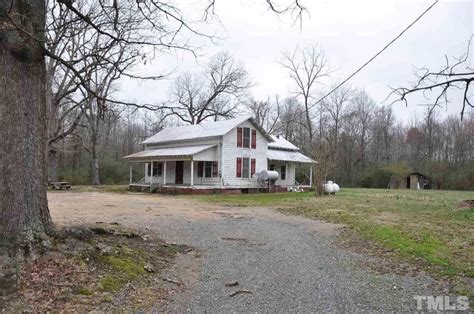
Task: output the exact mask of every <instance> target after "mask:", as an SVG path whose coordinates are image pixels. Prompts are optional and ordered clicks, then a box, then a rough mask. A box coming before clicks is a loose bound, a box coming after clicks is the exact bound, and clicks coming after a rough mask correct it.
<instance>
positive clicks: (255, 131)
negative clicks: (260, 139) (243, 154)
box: [252, 130, 257, 148]
mask: <svg viewBox="0 0 474 314" xmlns="http://www.w3.org/2000/svg"><path fill="white" fill-rule="evenodd" d="M252 148H257V130H252Z"/></svg>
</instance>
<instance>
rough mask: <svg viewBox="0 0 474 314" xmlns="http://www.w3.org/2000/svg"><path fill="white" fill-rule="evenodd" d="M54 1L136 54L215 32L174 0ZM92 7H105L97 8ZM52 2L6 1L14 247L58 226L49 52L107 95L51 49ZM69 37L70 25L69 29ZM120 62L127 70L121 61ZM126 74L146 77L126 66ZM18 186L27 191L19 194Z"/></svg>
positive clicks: (1, 29) (0, 8) (5, 171)
mask: <svg viewBox="0 0 474 314" xmlns="http://www.w3.org/2000/svg"><path fill="white" fill-rule="evenodd" d="M49 3H50V4H51V5H50V9H49V10H68V11H69V12H71V14H70V15H66V17H65V18H66V19H67V21H68V23H74V21H78V20H82V21H84V22H85V23H86V24H87V25H88V26H89V27H90V28H91V29H92V32H93V33H96V34H100V35H101V36H102V37H104V38H106V39H108V43H109V45H115V44H116V43H117V42H119V43H122V44H126V45H127V46H128V47H133V48H135V51H136V56H142V57H144V58H147V56H153V54H150V53H159V52H161V51H163V50H167V51H170V50H175V49H181V50H186V51H190V52H191V53H193V45H192V44H191V42H190V38H191V37H193V36H198V37H201V38H202V37H207V38H210V36H207V35H206V34H203V33H201V32H199V31H198V30H197V29H196V28H195V27H194V25H193V24H192V23H190V22H189V21H187V20H186V18H185V17H184V16H183V15H182V13H181V11H180V10H179V8H178V7H177V6H176V5H175V4H174V2H172V1H155V0H149V1H138V2H134V1H120V2H119V1H114V2H113V5H110V3H109V2H106V1H99V2H98V3H97V2H94V1H92V2H90V1H87V2H84V4H86V5H85V6H84V7H80V6H79V1H69V0H51V1H50V2H49ZM267 4H268V5H269V7H270V9H271V10H273V11H275V12H279V10H281V9H279V8H277V7H276V6H275V5H274V3H273V1H270V0H268V1H267ZM295 5H296V7H300V6H299V5H298V4H297V3H296V4H295ZM92 6H97V8H98V10H95V11H93V10H90V8H91V7H92ZM212 7H213V3H212V2H211V3H210V4H209V3H207V6H206V12H209V11H211V10H212ZM289 7H291V6H288V8H289ZM293 7H295V6H293ZM47 8H48V6H47V1H45V0H38V1H29V0H0V38H1V40H0V65H1V68H2V71H0V82H1V83H0V98H1V99H2V102H1V103H0V122H1V123H2V128H0V137H1V138H2V139H3V141H4V142H3V145H2V147H1V148H0V164H1V165H2V167H0V178H1V179H0V180H1V182H0V241H1V243H10V245H11V246H13V247H14V248H17V247H18V243H20V242H27V243H29V244H32V243H33V242H34V239H35V238H36V237H37V236H41V235H44V234H52V233H53V224H52V222H51V217H50V214H49V209H48V203H47V199H46V180H47V141H48V135H47V134H48V131H47V122H48V121H47V118H46V117H47V115H48V108H47V101H48V94H47V92H46V91H47V89H48V88H47V84H48V83H49V80H48V77H47V72H46V66H45V56H47V57H49V58H51V59H52V60H56V61H58V62H59V63H60V64H61V65H62V66H64V67H65V68H67V69H69V70H70V71H71V72H72V73H73V74H74V76H75V77H76V78H75V83H76V84H79V85H81V86H82V88H84V89H85V90H86V91H88V92H89V93H91V94H92V95H93V96H94V97H95V98H98V99H101V97H100V96H99V95H97V94H96V93H95V91H94V90H93V89H92V88H91V86H90V84H89V81H88V80H87V75H84V74H85V73H83V72H82V66H81V61H82V60H75V59H72V60H66V59H65V58H63V57H62V56H61V55H60V54H58V53H57V52H56V51H54V50H50V49H48V48H49V46H50V45H54V42H48V41H47V37H46V35H45V34H46V32H47V27H52V28H54V23H50V21H48V22H47V20H46V19H47ZM283 11H285V12H286V11H287V10H283ZM301 11H303V8H301ZM301 11H300V12H301ZM96 18H99V20H100V21H99V22H98V20H97V19H96ZM54 19H56V17H55V18H54ZM53 21H54V20H53ZM126 21H128V22H131V23H132V25H133V26H132V27H130V30H131V32H129V33H128V34H129V36H126V37H123V36H121V33H120V27H119V26H120V25H122V24H123V23H124V22H126ZM128 25H131V24H130V23H129V24H128ZM75 32H77V33H80V32H82V29H77V30H73V31H72V34H74V33H75ZM68 36H71V32H66V33H65V34H64V37H68ZM61 38H63V37H61ZM87 58H91V59H94V58H97V55H96V54H95V53H91V54H89V55H87ZM82 59H83V58H82ZM97 62H98V63H99V64H101V65H103V64H112V65H113V64H114V63H113V61H110V60H108V58H99V59H98V60H97ZM117 69H118V70H119V71H120V66H117ZM122 75H124V76H128V77H131V78H135V79H142V78H143V77H141V76H137V75H134V74H133V73H130V72H125V71H124V72H122ZM158 77H160V76H158ZM148 78H150V79H153V78H156V76H151V77H148ZM101 100H102V101H104V99H101ZM104 103H120V104H124V105H129V106H135V107H136V108H148V109H155V110H157V109H160V108H157V107H156V106H155V105H153V104H136V103H132V102H128V101H122V100H118V99H106V102H104ZM18 189H22V191H23V193H18Z"/></svg>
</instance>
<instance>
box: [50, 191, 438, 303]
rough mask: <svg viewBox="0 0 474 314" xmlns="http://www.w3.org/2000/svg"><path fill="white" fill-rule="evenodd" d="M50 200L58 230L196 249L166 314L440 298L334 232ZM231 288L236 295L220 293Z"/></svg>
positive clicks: (238, 211) (315, 225)
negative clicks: (123, 230)
mask: <svg viewBox="0 0 474 314" xmlns="http://www.w3.org/2000/svg"><path fill="white" fill-rule="evenodd" d="M49 200H50V207H51V212H52V215H53V219H54V220H55V221H56V222H57V223H58V224H60V225H71V224H78V223H84V222H87V223H94V222H97V221H103V222H119V223H121V224H124V225H127V226H130V227H135V228H140V229H142V230H148V231H149V232H154V233H156V234H158V235H159V236H160V237H162V238H164V239H165V240H167V241H170V242H177V243H183V244H188V245H191V246H194V247H195V248H196V249H197V253H196V254H194V255H192V254H190V255H186V256H184V255H183V256H181V257H180V258H178V262H177V264H176V265H175V266H174V267H173V269H172V270H170V274H171V275H172V276H174V277H175V278H177V279H178V280H179V281H182V282H183V283H184V285H183V286H181V287H180V288H177V287H175V285H173V284H172V283H170V289H172V290H171V291H172V292H174V293H172V294H171V295H170V297H169V304H168V305H167V307H166V308H165V310H167V311H174V312H184V311H192V312H229V311H236V312H315V311H332V312H335V311H338V312H341V311H343V312H354V311H414V310H416V302H415V300H414V299H413V296H415V295H439V294H440V293H439V292H438V293H436V292H435V291H433V289H434V288H433V287H436V286H437V283H436V282H435V281H434V280H432V279H430V278H429V277H427V276H422V275H420V276H417V277H411V276H399V275H394V274H383V275H382V274H379V273H377V272H375V271H373V270H371V268H369V267H367V266H363V265H367V263H369V264H370V263H377V260H374V259H372V258H369V257H367V256H364V255H360V254H356V253H354V252H351V251H348V250H345V249H342V248H340V247H338V246H337V245H335V240H336V235H337V233H338V230H339V228H340V226H337V225H333V224H328V223H323V222H319V221H314V220H309V219H305V218H300V217H290V216H286V215H283V214H280V213H277V212H274V211H273V210H271V209H268V208H250V207H224V206H222V205H215V204H207V203H201V202H198V201H196V200H193V199H192V198H190V197H182V198H178V197H169V196H157V195H139V194H125V195H118V194H108V193H74V192H60V193H59V192H57V193H50V195H49ZM232 281H238V283H239V284H238V286H234V287H226V285H225V284H226V283H229V282H232ZM239 289H245V291H247V292H244V293H240V294H237V295H234V296H231V294H232V293H233V292H235V291H237V290H239ZM438 289H439V288H436V290H438Z"/></svg>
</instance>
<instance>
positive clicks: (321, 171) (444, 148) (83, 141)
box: [47, 23, 474, 190]
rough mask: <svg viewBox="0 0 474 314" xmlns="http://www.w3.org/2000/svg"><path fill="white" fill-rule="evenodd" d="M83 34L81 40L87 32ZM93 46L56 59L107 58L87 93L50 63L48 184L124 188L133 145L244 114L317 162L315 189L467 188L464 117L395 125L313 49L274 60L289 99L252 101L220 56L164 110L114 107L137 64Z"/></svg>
mask: <svg viewBox="0 0 474 314" xmlns="http://www.w3.org/2000/svg"><path fill="white" fill-rule="evenodd" d="M61 27H63V28H66V29H67V28H68V27H70V23H65V24H64V25H59V26H58V29H61ZM81 27H83V28H85V31H87V28H88V27H89V25H87V24H86V25H81ZM124 31H128V29H126V30H124ZM53 35H54V34H53ZM99 39H100V38H98V40H97V41H87V42H82V40H83V38H80V37H79V38H75V37H74V36H73V37H71V38H70V39H69V41H70V42H72V43H74V44H75V46H71V47H72V48H70V46H68V47H66V48H67V49H63V50H61V51H62V52H63V53H64V55H63V57H64V58H66V59H67V58H71V59H74V58H78V56H80V55H82V54H84V55H85V56H89V55H90V51H95V53H98V52H97V51H99V52H100V53H102V54H103V58H105V57H106V56H107V55H109V54H110V53H111V51H113V52H114V53H113V54H112V56H113V57H114V58H115V61H114V62H113V66H112V65H111V64H109V62H110V60H109V58H107V61H108V62H107V63H103V62H84V65H83V67H84V69H83V71H84V72H85V73H88V79H89V84H88V86H87V88H83V87H81V86H80V85H77V84H76V83H75V82H76V80H77V75H76V74H75V72H74V71H70V69H69V68H68V67H67V66H66V65H65V64H64V63H60V62H57V61H56V60H54V59H50V60H48V64H47V68H48V77H49V78H50V79H49V80H48V83H49V86H50V87H51V88H50V100H51V105H50V108H51V109H50V112H49V116H48V121H49V149H48V150H49V164H50V171H49V179H50V180H52V181H57V180H68V181H70V182H71V183H73V184H93V185H98V184H124V183H127V182H128V177H129V167H128V163H127V162H125V161H124V160H123V159H122V157H123V156H125V155H128V154H131V153H133V152H136V151H138V150H140V149H141V147H140V144H139V143H140V142H141V141H142V140H144V139H145V138H146V137H148V136H151V135H153V134H155V133H156V132H158V131H159V130H160V129H162V128H163V127H166V126H173V125H179V124H181V125H182V124H198V123H203V122H206V121H212V120H218V119H228V118H232V117H235V116H238V115H241V114H251V115H252V116H254V117H255V119H256V121H257V123H259V124H260V125H261V126H262V127H263V128H265V129H266V130H268V132H269V133H273V134H279V135H283V136H284V137H285V138H287V139H288V140H290V141H291V142H293V143H295V144H296V145H297V146H299V147H301V148H302V150H303V151H304V152H305V153H306V154H307V155H309V156H312V157H313V158H314V159H315V160H317V161H318V164H317V165H316V166H315V168H316V169H315V174H316V177H315V180H314V182H319V181H324V180H328V179H332V180H334V181H336V182H337V183H339V184H340V185H342V186H347V187H349V186H354V187H355V186H362V187H376V188H385V187H387V185H388V183H389V181H390V178H391V177H392V176H395V177H398V178H401V177H403V176H405V175H407V174H408V173H410V172H414V171H418V172H421V173H423V174H425V175H428V176H429V177H431V178H432V179H433V181H434V183H435V184H434V187H436V188H442V189H471V190H472V189H474V158H473V157H474V120H473V117H472V116H470V115H469V114H468V113H467V114H465V115H464V119H462V120H461V119H460V118H459V116H448V117H443V116H442V114H441V110H440V107H441V105H440V104H439V103H438V102H433V104H432V105H428V106H426V111H425V113H424V115H423V117H422V118H420V119H418V120H416V121H414V122H411V123H410V124H407V123H402V122H401V121H399V120H397V118H396V117H395V115H394V113H393V111H392V109H391V108H390V106H382V105H380V104H376V103H375V101H374V100H373V99H372V98H371V97H370V96H369V95H368V94H367V93H366V92H365V91H364V90H361V89H358V88H355V87H351V86H349V85H347V84H345V85H342V86H339V85H338V82H337V81H335V80H334V79H333V72H332V71H331V70H330V68H329V66H328V62H327V60H326V57H325V55H324V53H323V51H322V50H321V49H320V48H319V47H309V48H305V49H297V50H295V51H294V52H292V53H283V54H282V58H281V61H280V65H281V66H283V67H284V68H285V69H286V70H287V71H288V74H289V77H290V78H291V79H292V81H293V85H294V93H292V94H291V95H286V97H281V96H274V97H272V98H269V99H267V100H265V101H258V100H254V99H252V97H251V93H250V90H251V87H252V82H251V80H250V77H249V76H248V74H247V72H246V70H245V67H244V66H243V65H242V64H240V63H239V62H236V61H235V59H234V58H233V57H232V56H231V55H230V54H229V53H225V52H222V53H218V54H217V55H215V56H214V57H212V58H210V60H209V62H208V63H207V65H206V66H204V67H203V68H202V70H201V71H199V72H195V73H184V74H182V75H181V76H179V77H177V78H176V79H175V80H174V83H173V84H171V87H170V90H169V96H168V99H166V100H164V101H163V103H162V104H159V105H152V104H147V105H141V104H136V103H124V102H120V101H114V100H113V94H114V91H115V90H116V88H117V86H119V85H118V83H119V79H120V78H121V77H123V76H124V75H125V74H124V73H128V72H126V70H132V69H133V66H134V64H135V63H137V62H139V61H140V58H141V57H140V55H137V54H136V53H135V52H134V51H130V50H129V49H128V47H127V46H120V45H117V44H116V42H114V41H111V42H110V43H108V44H109V47H108V49H106V50H103V51H102V50H101V43H100V40H99ZM59 48H61V47H58V49H59ZM73 48H74V49H75V50H73ZM122 63H123V67H122V68H120V67H119V68H117V64H122ZM126 76H128V77H130V76H133V74H127V75H126ZM143 79H153V80H156V79H160V78H157V77H152V78H143ZM323 82H324V83H325V84H321V83H323ZM331 82H332V83H331ZM321 86H329V88H322V87H321ZM328 91H332V92H331V93H329V94H328ZM463 110H464V109H463ZM141 167H142V165H140V164H137V165H134V177H135V178H141V176H143V169H142V168H141Z"/></svg>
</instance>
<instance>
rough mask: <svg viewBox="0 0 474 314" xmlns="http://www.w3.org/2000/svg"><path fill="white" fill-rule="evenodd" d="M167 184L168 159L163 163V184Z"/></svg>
mask: <svg viewBox="0 0 474 314" xmlns="http://www.w3.org/2000/svg"><path fill="white" fill-rule="evenodd" d="M165 184H166V160H165V162H164V163H163V185H165Z"/></svg>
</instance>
